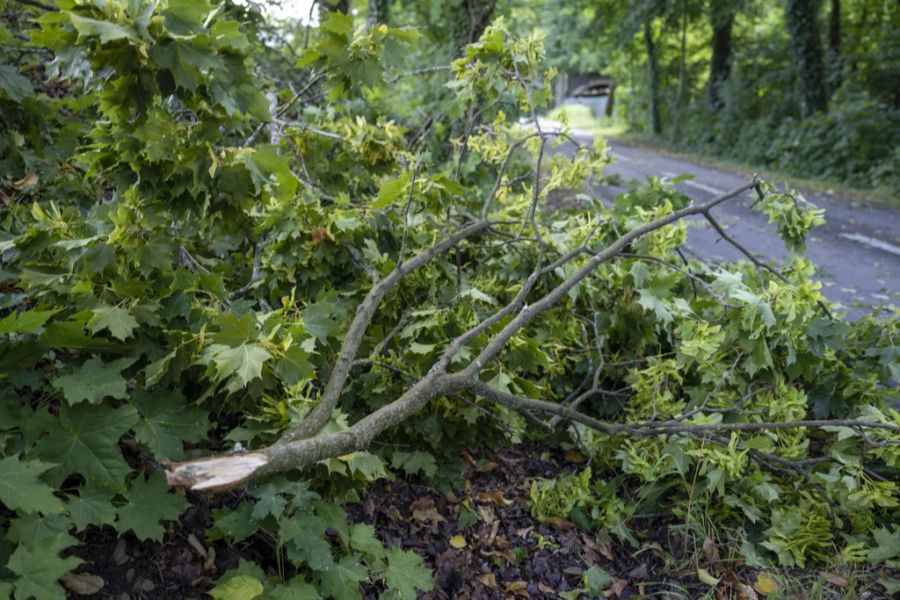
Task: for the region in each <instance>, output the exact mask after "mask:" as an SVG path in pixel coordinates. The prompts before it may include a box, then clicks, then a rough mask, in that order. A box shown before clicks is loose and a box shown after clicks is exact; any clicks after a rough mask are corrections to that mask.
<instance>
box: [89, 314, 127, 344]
mask: <svg viewBox="0 0 900 600" xmlns="http://www.w3.org/2000/svg"><path fill="white" fill-rule="evenodd" d="M92 312H93V313H94V316H93V317H91V320H90V321H88V324H87V326H88V328H89V329H90V330H91V333H94V334H96V333H97V332H98V331H102V330H104V329H108V330H109V333H110V334H111V335H112V336H113V337H114V338H118V339H120V340H122V341H123V342H124V341H125V340H127V339H128V338H129V337H131V333H132V332H133V331H134V330H135V329H136V328H137V326H138V322H137V320H136V319H135V318H134V317H132V316H131V313H130V312H129V311H128V310H127V309H124V308H121V307H118V306H105V305H103V306H99V307H97V308H95V309H93V311H92Z"/></svg>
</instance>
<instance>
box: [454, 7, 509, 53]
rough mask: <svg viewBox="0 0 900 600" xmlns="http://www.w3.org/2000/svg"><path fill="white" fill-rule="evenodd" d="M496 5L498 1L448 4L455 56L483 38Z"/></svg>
mask: <svg viewBox="0 0 900 600" xmlns="http://www.w3.org/2000/svg"><path fill="white" fill-rule="evenodd" d="M496 5H497V2H496V0H458V1H456V2H448V3H447V8H448V9H449V11H450V14H449V22H450V39H451V42H452V44H453V53H454V54H455V55H457V54H459V52H460V51H461V50H462V48H464V47H465V45H466V44H471V43H472V42H474V41H475V40H477V39H478V38H480V37H481V34H482V33H484V30H485V29H486V28H487V26H488V25H489V24H490V22H491V17H492V16H493V15H494V8H495V7H496Z"/></svg>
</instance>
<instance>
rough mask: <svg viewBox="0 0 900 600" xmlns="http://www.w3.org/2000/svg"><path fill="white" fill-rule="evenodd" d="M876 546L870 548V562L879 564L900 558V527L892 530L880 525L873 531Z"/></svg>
mask: <svg viewBox="0 0 900 600" xmlns="http://www.w3.org/2000/svg"><path fill="white" fill-rule="evenodd" d="M872 535H873V536H874V537H875V544H876V545H875V546H874V547H873V548H872V549H871V550H869V556H868V558H869V562H871V563H872V564H876V565H877V564H879V563H883V562H887V561H888V560H891V559H893V558H900V527H895V528H894V531H890V530H889V529H888V528H887V527H879V528H878V529H876V530H874V531H873V532H872Z"/></svg>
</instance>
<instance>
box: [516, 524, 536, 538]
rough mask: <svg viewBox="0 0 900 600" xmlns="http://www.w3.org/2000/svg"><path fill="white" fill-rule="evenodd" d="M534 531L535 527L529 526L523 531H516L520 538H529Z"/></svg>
mask: <svg viewBox="0 0 900 600" xmlns="http://www.w3.org/2000/svg"><path fill="white" fill-rule="evenodd" d="M532 531H534V525H529V526H528V527H523V528H522V529H516V535H517V536H518V537H522V538H527V537H528V534H529V533H531V532H532Z"/></svg>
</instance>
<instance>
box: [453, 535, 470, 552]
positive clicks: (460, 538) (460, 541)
mask: <svg viewBox="0 0 900 600" xmlns="http://www.w3.org/2000/svg"><path fill="white" fill-rule="evenodd" d="M450 545H451V546H453V547H454V548H456V549H457V550H459V549H460V548H465V547H466V536H464V535H463V534H461V533H457V534H456V535H454V536H453V537H452V538H450Z"/></svg>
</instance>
